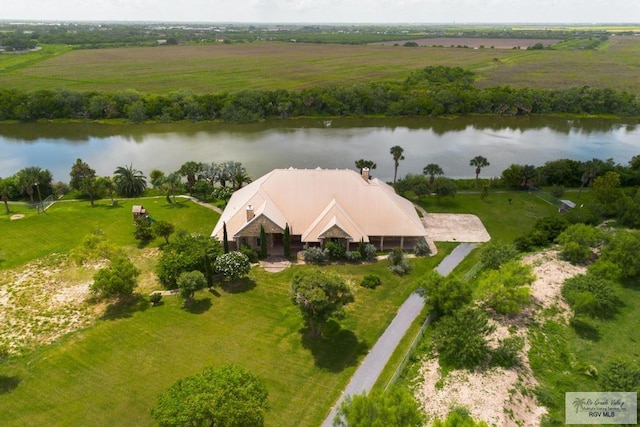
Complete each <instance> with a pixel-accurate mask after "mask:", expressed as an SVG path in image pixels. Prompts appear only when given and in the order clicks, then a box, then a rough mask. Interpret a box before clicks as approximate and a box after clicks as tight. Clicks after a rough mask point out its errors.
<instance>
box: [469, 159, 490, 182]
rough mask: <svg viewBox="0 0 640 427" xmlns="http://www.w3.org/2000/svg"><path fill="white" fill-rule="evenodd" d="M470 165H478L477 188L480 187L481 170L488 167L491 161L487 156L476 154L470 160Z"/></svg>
mask: <svg viewBox="0 0 640 427" xmlns="http://www.w3.org/2000/svg"><path fill="white" fill-rule="evenodd" d="M469 166H475V167H476V188H478V177H479V176H480V171H481V170H482V168H486V167H487V166H489V162H488V161H487V159H486V158H485V157H482V156H475V157H474V158H473V159H471V160H470V161H469Z"/></svg>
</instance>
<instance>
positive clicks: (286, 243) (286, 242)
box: [282, 223, 291, 258]
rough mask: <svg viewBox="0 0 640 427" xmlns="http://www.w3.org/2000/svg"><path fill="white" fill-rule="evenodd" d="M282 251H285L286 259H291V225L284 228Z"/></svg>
mask: <svg viewBox="0 0 640 427" xmlns="http://www.w3.org/2000/svg"><path fill="white" fill-rule="evenodd" d="M282 249H283V251H284V257H285V258H291V230H289V223H287V224H286V225H285V227H284V235H283V236H282Z"/></svg>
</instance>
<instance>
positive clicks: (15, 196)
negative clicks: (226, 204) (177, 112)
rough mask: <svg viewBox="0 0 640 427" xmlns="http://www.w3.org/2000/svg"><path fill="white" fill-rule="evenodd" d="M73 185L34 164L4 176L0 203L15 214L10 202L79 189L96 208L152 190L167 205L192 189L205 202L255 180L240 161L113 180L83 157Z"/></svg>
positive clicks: (128, 170)
mask: <svg viewBox="0 0 640 427" xmlns="http://www.w3.org/2000/svg"><path fill="white" fill-rule="evenodd" d="M69 176H70V181H69V183H68V184H67V183H65V182H53V176H52V174H51V172H50V171H49V170H48V169H43V168H41V167H39V166H29V167H26V168H23V169H21V170H19V171H18V172H16V173H15V174H14V175H11V176H8V177H5V178H2V177H0V201H2V202H3V203H4V204H5V210H6V212H7V213H9V212H10V209H9V204H8V202H9V201H10V200H11V201H12V200H24V199H27V200H28V201H29V202H30V203H31V204H35V203H37V202H41V201H42V200H43V199H44V198H46V197H47V196H49V195H52V194H55V195H61V194H66V193H68V192H69V191H75V192H76V195H77V196H78V197H85V198H87V199H89V201H90V202H91V206H93V205H94V201H95V200H96V199H100V198H103V197H109V198H111V203H112V204H113V203H114V197H115V196H120V197H139V196H141V195H142V194H143V193H144V192H145V191H146V190H147V189H148V188H150V187H152V188H153V189H154V190H155V191H156V193H160V194H164V195H165V197H166V199H167V202H168V203H173V202H175V196H176V195H177V194H179V193H181V192H183V191H187V192H188V193H189V194H190V195H192V196H197V197H199V198H201V199H203V200H206V199H208V198H210V197H213V198H215V199H218V200H223V201H227V200H229V198H230V197H231V194H232V193H233V191H234V190H237V189H239V188H241V187H242V186H243V185H245V184H247V183H250V182H251V177H250V176H249V174H248V173H247V169H246V168H245V167H244V166H243V165H242V163H240V162H235V161H226V162H221V163H202V162H194V161H188V162H185V163H184V164H183V165H182V166H180V168H179V169H178V170H176V171H174V172H171V173H168V174H165V173H164V172H163V171H160V170H158V169H154V170H152V171H151V173H150V175H149V177H147V176H145V175H144V174H143V172H142V171H140V170H138V169H135V168H134V167H133V165H124V166H118V167H117V168H116V169H115V170H114V172H113V175H111V176H99V175H98V174H97V173H96V171H95V169H93V168H92V167H91V166H90V165H89V164H88V163H86V162H85V161H83V160H82V159H77V160H76V161H75V163H74V164H73V165H71V170H70V172H69Z"/></svg>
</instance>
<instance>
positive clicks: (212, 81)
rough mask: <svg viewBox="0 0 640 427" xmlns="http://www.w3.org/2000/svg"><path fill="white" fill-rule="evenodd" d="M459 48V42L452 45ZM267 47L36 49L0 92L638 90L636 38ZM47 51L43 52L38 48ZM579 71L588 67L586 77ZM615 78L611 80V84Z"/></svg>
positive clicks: (5, 78) (13, 68) (4, 70)
mask: <svg viewBox="0 0 640 427" xmlns="http://www.w3.org/2000/svg"><path fill="white" fill-rule="evenodd" d="M458 40H459V41H458V44H460V45H464V44H465V40H466V39H458ZM485 46H486V48H483V49H470V48H451V47H418V48H406V47H401V46H382V45H367V46H362V45H360V46H349V45H329V44H299V43H269V42H254V43H244V44H223V45H205V46H202V45H200V46H195V45H187V46H162V47H131V48H118V49H115V48H114V49H93V50H72V51H68V50H66V49H63V48H58V47H55V48H54V47H45V49H43V51H44V52H49V53H48V54H43V53H40V52H34V53H30V54H26V55H20V56H19V58H16V57H15V56H9V55H1V56H0V85H2V87H5V88H14V89H19V90H36V89H54V88H67V89H70V90H75V91H104V92H116V91H122V90H127V89H133V90H137V91H140V92H144V93H168V92H173V91H187V92H193V93H215V92H222V91H227V92H236V91H240V90H245V89H246V90H275V89H287V90H299V89H303V88H309V87H313V86H327V85H341V86H344V85H348V84H351V83H356V82H366V81H377V80H402V79H404V78H406V77H407V76H408V75H409V73H410V72H411V71H413V70H416V69H420V68H423V67H426V66H430V65H444V66H459V67H463V68H465V69H469V70H471V71H473V72H475V73H476V74H477V76H478V78H477V83H476V84H477V85H478V86H480V87H490V86H499V85H511V86H514V87H520V88H521V87H531V88H561V87H569V86H583V85H588V86H592V87H611V88H613V89H619V90H626V91H629V92H632V93H639V92H640V81H639V80H638V79H637V73H638V65H637V56H638V54H639V53H640V37H633V36H615V37H611V38H610V39H609V41H608V42H606V43H604V44H603V45H602V46H601V47H600V48H599V49H598V50H579V49H578V50H521V49H491V48H490V46H491V44H489V43H488V42H487V43H486V45H485ZM47 49H48V50H47ZM584 70H589V72H588V73H585V72H584ZM612 76H615V78H612Z"/></svg>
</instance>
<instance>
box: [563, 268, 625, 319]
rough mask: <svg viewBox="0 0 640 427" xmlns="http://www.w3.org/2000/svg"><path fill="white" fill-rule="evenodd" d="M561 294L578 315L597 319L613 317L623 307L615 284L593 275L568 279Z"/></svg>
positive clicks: (582, 275)
mask: <svg viewBox="0 0 640 427" xmlns="http://www.w3.org/2000/svg"><path fill="white" fill-rule="evenodd" d="M561 292H562V296H563V297H564V298H565V299H566V300H567V302H568V303H569V305H570V306H571V308H572V309H573V310H574V311H575V312H576V313H577V314H586V315H587V316H591V317H595V318H609V317H612V316H613V315H614V314H615V313H616V312H617V311H618V308H619V307H620V306H621V305H622V301H621V300H620V298H619V297H618V293H617V292H616V290H615V287H614V286H613V284H612V283H611V282H610V281H608V280H607V279H604V278H602V277H598V276H594V275H593V274H578V275H576V276H573V277H570V278H568V279H567V280H565V281H564V284H563V285H562V291H561Z"/></svg>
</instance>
